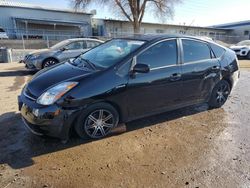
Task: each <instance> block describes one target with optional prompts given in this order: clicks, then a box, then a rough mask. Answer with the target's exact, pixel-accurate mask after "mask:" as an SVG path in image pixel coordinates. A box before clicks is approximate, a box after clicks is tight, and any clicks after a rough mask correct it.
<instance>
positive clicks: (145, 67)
mask: <svg viewBox="0 0 250 188" xmlns="http://www.w3.org/2000/svg"><path fill="white" fill-rule="evenodd" d="M149 71H150V68H149V66H148V65H146V64H136V65H135V66H134V68H133V73H136V72H138V73H148V72H149Z"/></svg>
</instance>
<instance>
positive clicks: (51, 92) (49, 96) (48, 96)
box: [37, 82, 78, 105]
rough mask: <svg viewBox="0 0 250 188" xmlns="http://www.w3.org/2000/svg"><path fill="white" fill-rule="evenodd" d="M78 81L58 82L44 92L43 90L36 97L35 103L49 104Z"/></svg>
mask: <svg viewBox="0 0 250 188" xmlns="http://www.w3.org/2000/svg"><path fill="white" fill-rule="evenodd" d="M77 84H78V82H63V83H60V84H58V85H56V86H54V87H52V88H50V89H48V90H47V91H46V92H44V93H43V94H42V95H41V96H40V97H39V98H38V99H37V103H38V104H42V105H51V104H53V103H54V102H56V101H57V100H58V99H60V98H61V97H62V96H63V95H64V94H65V93H67V92H68V91H69V90H71V89H72V88H74V87H75V86H76V85H77Z"/></svg>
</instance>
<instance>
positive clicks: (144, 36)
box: [120, 34, 211, 42]
mask: <svg viewBox="0 0 250 188" xmlns="http://www.w3.org/2000/svg"><path fill="white" fill-rule="evenodd" d="M120 38H121V39H130V40H142V41H147V42H150V41H155V40H162V39H168V38H190V39H195V40H201V41H207V42H211V40H209V39H206V38H202V37H195V36H188V35H178V34H158V35H157V34H156V35H153V34H138V35H131V36H127V37H120Z"/></svg>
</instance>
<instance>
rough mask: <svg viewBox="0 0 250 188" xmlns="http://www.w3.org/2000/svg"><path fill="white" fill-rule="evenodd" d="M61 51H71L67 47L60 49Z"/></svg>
mask: <svg viewBox="0 0 250 188" xmlns="http://www.w3.org/2000/svg"><path fill="white" fill-rule="evenodd" d="M60 50H61V51H66V50H69V49H68V48H67V47H63V48H61V49H60Z"/></svg>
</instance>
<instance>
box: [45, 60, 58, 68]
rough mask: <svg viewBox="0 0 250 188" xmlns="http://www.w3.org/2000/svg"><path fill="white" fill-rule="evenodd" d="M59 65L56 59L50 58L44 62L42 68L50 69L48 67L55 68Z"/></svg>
mask: <svg viewBox="0 0 250 188" xmlns="http://www.w3.org/2000/svg"><path fill="white" fill-rule="evenodd" d="M57 63H58V61H57V60H56V59H54V58H48V59H45V60H44V62H43V66H42V68H43V69H44V68H48V67H51V66H53V65H55V64H57Z"/></svg>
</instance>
